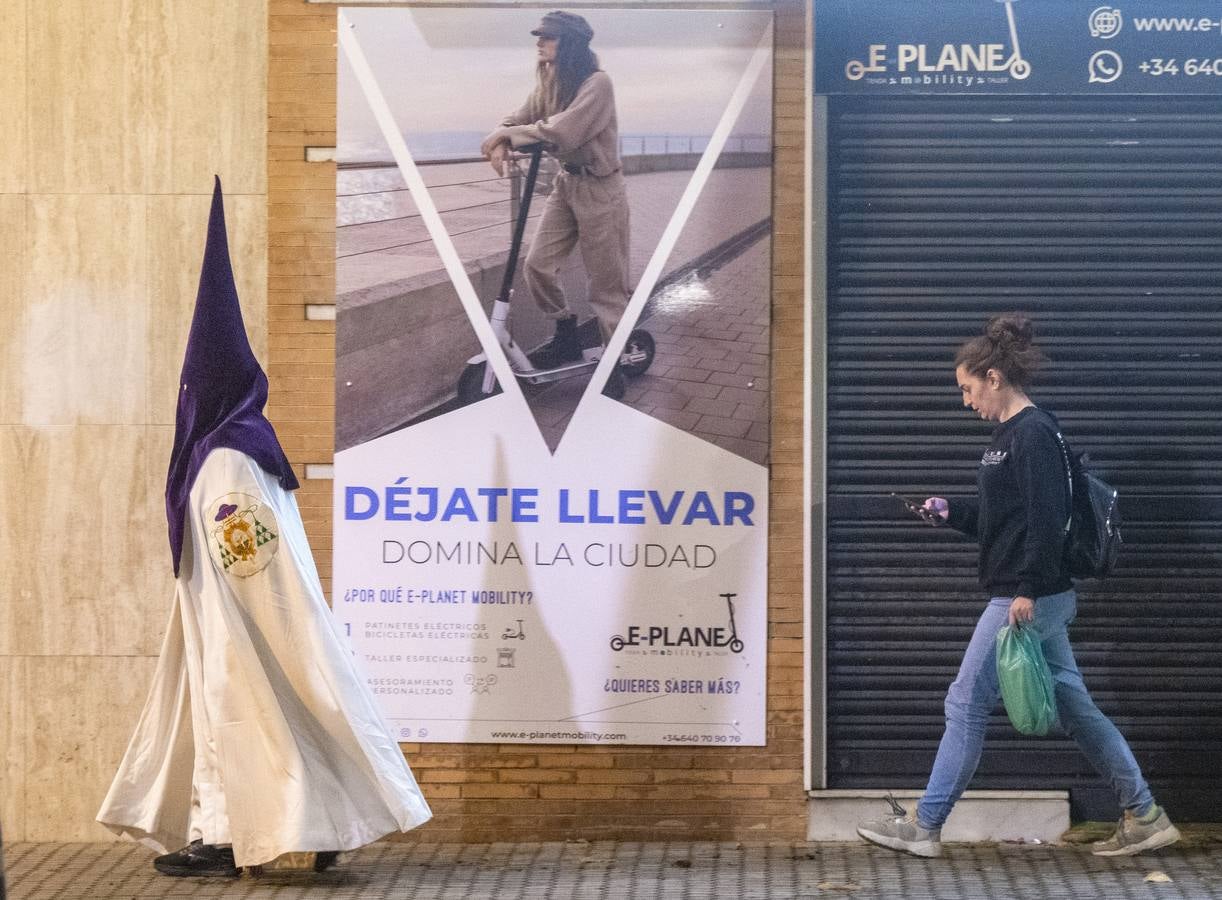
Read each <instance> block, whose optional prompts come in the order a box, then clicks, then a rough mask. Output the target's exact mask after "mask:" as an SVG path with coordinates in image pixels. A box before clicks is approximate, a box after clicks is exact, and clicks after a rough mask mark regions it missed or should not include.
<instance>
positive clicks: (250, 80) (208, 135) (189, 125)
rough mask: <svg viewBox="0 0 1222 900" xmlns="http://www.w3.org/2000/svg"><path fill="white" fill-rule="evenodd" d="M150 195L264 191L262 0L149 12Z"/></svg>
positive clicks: (168, 2)
mask: <svg viewBox="0 0 1222 900" xmlns="http://www.w3.org/2000/svg"><path fill="white" fill-rule="evenodd" d="M148 5H149V15H150V23H149V55H150V60H149V64H150V67H151V71H152V73H153V75H152V79H151V84H152V85H153V95H152V104H153V107H154V108H155V109H156V110H158V112H159V116H161V117H163V121H164V124H165V126H166V127H164V128H159V129H158V130H157V131H155V132H153V134H152V141H153V157H152V179H151V183H152V188H151V191H150V192H151V193H167V194H169V193H173V194H199V193H205V192H210V191H211V190H212V176H213V174H214V173H215V174H217V175H220V176H221V181H222V182H223V183H224V186H225V190H226V191H228V192H230V193H234V194H257V193H262V192H264V191H266V190H267V158H266V153H267V0H192V2H190V3H184V2H183V0H159V2H150V3H149V4H148Z"/></svg>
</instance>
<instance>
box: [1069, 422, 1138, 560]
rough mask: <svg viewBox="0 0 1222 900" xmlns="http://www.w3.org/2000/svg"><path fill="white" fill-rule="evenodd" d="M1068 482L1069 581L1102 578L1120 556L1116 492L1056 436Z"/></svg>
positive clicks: (1118, 514)
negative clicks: (1071, 579)
mask: <svg viewBox="0 0 1222 900" xmlns="http://www.w3.org/2000/svg"><path fill="white" fill-rule="evenodd" d="M1057 443H1058V444H1060V445H1061V455H1062V456H1063V457H1064V459H1065V471H1066V475H1067V480H1068V482H1069V507H1070V512H1069V521H1068V522H1066V523H1065V567H1066V569H1068V571H1069V574H1070V577H1072V578H1103V577H1104V576H1105V575H1107V574H1108V573H1109V572H1111V571H1112V567H1113V566H1115V565H1116V557H1117V556H1119V555H1120V545H1121V544H1122V543H1123V541H1122V540H1121V537H1120V525H1121V520H1120V507H1119V504H1118V498H1117V494H1116V489H1115V488H1114V487H1112V486H1111V485H1110V484H1108V483H1107V482H1105V481H1104V480H1103V479H1102V478H1099V477H1098V476H1097V475H1095V474H1094V473H1093V472H1091V471H1090V469H1089V468H1088V462H1087V459H1086V457H1085V455H1084V454H1080V453H1079V454H1074V455H1072V456H1071V455H1070V453H1069V448H1068V447H1066V446H1065V439H1064V438H1062V437H1061V433H1060V432H1059V431H1058V432H1057Z"/></svg>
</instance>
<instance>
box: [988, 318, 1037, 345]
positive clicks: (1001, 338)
mask: <svg viewBox="0 0 1222 900" xmlns="http://www.w3.org/2000/svg"><path fill="white" fill-rule="evenodd" d="M984 334H985V337H987V338H988V339H989V340H991V341H992V342H993V343H994V344H996V345H997V346H999V347H1014V348H1015V349H1018V348H1023V347H1028V346H1030V345H1031V342H1032V341H1033V340H1034V339H1035V326H1034V325H1033V324H1032V322H1031V320H1030V319H1028V318H1027V317H1026V316H1024V315H1023V314H1022V313H1003V314H1002V315H999V316H993V318H991V319H989V321H988V323H987V324H986V325H985V326H984Z"/></svg>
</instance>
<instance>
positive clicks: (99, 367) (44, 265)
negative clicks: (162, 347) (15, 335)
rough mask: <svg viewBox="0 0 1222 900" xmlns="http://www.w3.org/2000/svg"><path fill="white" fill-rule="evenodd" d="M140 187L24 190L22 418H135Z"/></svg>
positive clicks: (142, 301) (141, 403) (144, 317)
mask: <svg viewBox="0 0 1222 900" xmlns="http://www.w3.org/2000/svg"><path fill="white" fill-rule="evenodd" d="M145 235H146V227H145V200H144V198H142V197H108V196H92V197H91V196H31V197H30V199H29V205H28V207H27V217H26V262H25V283H26V296H25V303H24V310H23V328H22V332H21V334H20V338H19V340H20V343H19V345H18V346H20V347H21V348H23V349H22V353H21V358H22V364H23V365H22V369H23V371H22V384H21V395H22V421H23V422H25V423H26V424H28V425H73V424H78V423H80V424H137V423H141V422H143V421H144V416H145V411H146V396H147V391H146V371H147V367H146V360H147V347H146V343H147V340H148V336H147V323H148V277H147V260H146V254H147V251H146V247H147V241H146V237H145Z"/></svg>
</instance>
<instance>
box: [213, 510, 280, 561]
mask: <svg viewBox="0 0 1222 900" xmlns="http://www.w3.org/2000/svg"><path fill="white" fill-rule="evenodd" d="M204 525H205V529H206V530H207V531H208V533H209V541H208V548H209V550H211V552H212V558H213V559H214V560H216V563H217V565H219V566H220V567H221V570H222V571H223V572H224V573H225V574H227V575H236V576H238V577H239V578H247V577H249V576H251V575H254V574H255V573H256V572H261V571H263V569H265V568H266V567H267V564H268V563H270V562H271V561H272V557H274V556H275V555H276V550H277V548H278V547H279V546H280V535H279V533H278V532H279V530H280V525H279V523H278V522H277V521H276V514H275V513H274V512H272V508H271V507H270V506H268V505H267V504H265V503H263V502H262V501H261V500H259V499H257V498H255V497H252V496H250V495H249V494H226V495H225V496H224V497H221V498H219V499H217V500H213V501H212V502H211V503H210V504H208V508H207V510H206V511H205V513H204Z"/></svg>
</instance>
